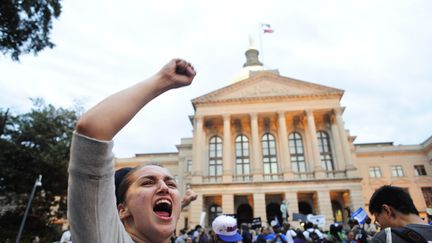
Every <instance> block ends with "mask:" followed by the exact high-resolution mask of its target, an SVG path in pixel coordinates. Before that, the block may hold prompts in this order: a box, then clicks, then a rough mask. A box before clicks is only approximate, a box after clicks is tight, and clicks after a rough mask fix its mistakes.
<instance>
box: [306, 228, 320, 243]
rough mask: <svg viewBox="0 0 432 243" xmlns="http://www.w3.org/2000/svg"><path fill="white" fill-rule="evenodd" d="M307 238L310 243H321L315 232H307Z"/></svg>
mask: <svg viewBox="0 0 432 243" xmlns="http://www.w3.org/2000/svg"><path fill="white" fill-rule="evenodd" d="M309 238H310V239H311V242H312V243H321V242H323V241H322V239H321V238H320V237H319V235H318V234H317V232H315V230H313V231H312V232H309Z"/></svg>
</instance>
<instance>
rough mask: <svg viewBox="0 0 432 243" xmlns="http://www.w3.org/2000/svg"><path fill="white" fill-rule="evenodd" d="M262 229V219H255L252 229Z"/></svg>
mask: <svg viewBox="0 0 432 243" xmlns="http://www.w3.org/2000/svg"><path fill="white" fill-rule="evenodd" d="M261 227H262V222H261V217H258V218H253V219H252V224H251V228H252V229H259V228H261Z"/></svg>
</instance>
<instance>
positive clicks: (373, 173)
mask: <svg viewBox="0 0 432 243" xmlns="http://www.w3.org/2000/svg"><path fill="white" fill-rule="evenodd" d="M369 177H370V178H380V177H381V169H380V168H379V167H370V168H369Z"/></svg>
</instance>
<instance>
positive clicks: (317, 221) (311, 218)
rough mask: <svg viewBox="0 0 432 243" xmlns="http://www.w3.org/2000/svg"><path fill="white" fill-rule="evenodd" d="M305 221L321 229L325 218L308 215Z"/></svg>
mask: <svg viewBox="0 0 432 243" xmlns="http://www.w3.org/2000/svg"><path fill="white" fill-rule="evenodd" d="M307 220H308V221H309V222H311V223H313V224H316V225H318V227H320V228H322V227H324V225H325V216H324V215H312V214H308V216H307Z"/></svg>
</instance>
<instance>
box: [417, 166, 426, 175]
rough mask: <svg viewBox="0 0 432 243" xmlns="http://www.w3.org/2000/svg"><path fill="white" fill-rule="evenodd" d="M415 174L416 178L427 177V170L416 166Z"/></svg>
mask: <svg viewBox="0 0 432 243" xmlns="http://www.w3.org/2000/svg"><path fill="white" fill-rule="evenodd" d="M414 174H415V175H416V176H425V175H426V169H425V167H424V165H414Z"/></svg>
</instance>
